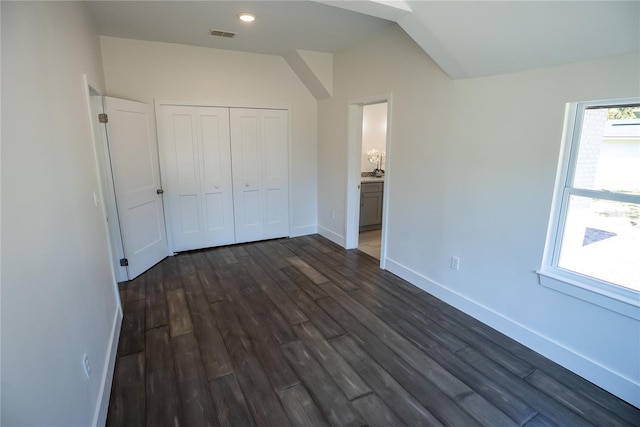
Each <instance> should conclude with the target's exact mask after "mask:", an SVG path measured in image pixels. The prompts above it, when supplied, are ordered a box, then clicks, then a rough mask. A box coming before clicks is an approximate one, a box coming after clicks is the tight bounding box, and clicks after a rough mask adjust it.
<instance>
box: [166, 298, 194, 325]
mask: <svg viewBox="0 0 640 427" xmlns="http://www.w3.org/2000/svg"><path fill="white" fill-rule="evenodd" d="M165 294H166V297H167V306H168V308H169V330H170V332H171V336H172V337H177V336H178V335H182V334H188V333H189V332H193V323H192V321H191V314H190V312H189V307H188V306H187V297H186V296H185V293H184V289H182V288H178V289H174V290H171V291H167V292H165Z"/></svg>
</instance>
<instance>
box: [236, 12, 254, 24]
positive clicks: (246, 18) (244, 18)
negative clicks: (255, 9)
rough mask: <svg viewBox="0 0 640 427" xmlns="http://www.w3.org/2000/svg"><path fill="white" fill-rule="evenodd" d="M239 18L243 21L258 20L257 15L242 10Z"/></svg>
mask: <svg viewBox="0 0 640 427" xmlns="http://www.w3.org/2000/svg"><path fill="white" fill-rule="evenodd" d="M238 18H240V20H241V21H242V22H253V21H255V20H256V15H254V14H253V13H249V12H242V13H241V14H240V15H238Z"/></svg>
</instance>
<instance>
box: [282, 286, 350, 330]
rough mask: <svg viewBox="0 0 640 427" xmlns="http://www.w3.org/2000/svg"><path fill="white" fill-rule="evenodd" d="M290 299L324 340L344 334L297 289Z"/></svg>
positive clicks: (338, 326)
mask: <svg viewBox="0 0 640 427" xmlns="http://www.w3.org/2000/svg"><path fill="white" fill-rule="evenodd" d="M290 295H291V298H292V299H293V301H294V302H295V303H296V304H297V305H298V307H300V309H301V310H302V311H303V312H304V314H305V315H306V316H307V317H308V318H309V320H310V321H311V322H312V323H313V324H314V326H315V327H316V328H318V330H319V331H320V332H321V333H322V335H324V337H325V338H332V337H336V336H338V335H342V334H344V329H342V328H341V327H340V325H338V324H337V323H336V322H335V321H334V320H333V319H332V318H331V317H330V316H329V315H327V313H325V312H324V310H322V309H321V308H320V307H319V306H318V304H316V303H315V302H314V301H313V300H312V299H311V298H309V296H308V295H307V294H306V293H305V292H303V291H302V290H300V289H298V290H297V291H294V292H292V293H291V294H290Z"/></svg>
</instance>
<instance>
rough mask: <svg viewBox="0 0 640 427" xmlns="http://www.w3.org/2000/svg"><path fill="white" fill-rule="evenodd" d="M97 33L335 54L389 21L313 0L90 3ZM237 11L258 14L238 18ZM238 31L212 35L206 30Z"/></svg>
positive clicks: (220, 46)
mask: <svg viewBox="0 0 640 427" xmlns="http://www.w3.org/2000/svg"><path fill="white" fill-rule="evenodd" d="M88 5H89V11H90V14H91V15H92V17H93V20H94V22H95V24H96V25H97V27H98V32H99V34H101V35H105V36H113V37H122V38H129V39H138V40H151V41H159V42H167V43H179V44H186V45H194V46H202V47H211V48H217V49H230V50H238V51H244V52H253V53H265V54H270V55H283V56H284V55H286V54H288V53H290V52H291V51H293V50H295V49H302V50H313V51H318V52H328V53H334V52H337V51H338V50H341V49H344V48H346V47H349V46H351V45H353V44H356V43H358V42H359V41H360V40H362V39H364V38H366V37H367V36H369V35H371V34H373V33H376V32H378V31H381V30H382V29H384V28H386V27H388V26H389V25H393V22H391V21H387V20H384V19H380V18H375V17H373V16H368V15H363V14H361V13H357V12H352V11H348V10H344V9H339V8H335V7H331V6H327V5H323V4H319V3H315V2H311V1H300V0H289V1H266V0H263V1H90V2H88ZM240 12H251V13H254V14H255V15H256V16H257V19H256V20H255V22H253V23H251V24H246V23H242V22H240V20H239V19H238V14H239V13H240ZM213 29H215V30H222V31H230V32H234V33H237V35H236V36H235V37H234V38H231V39H230V38H222V37H212V36H210V35H209V30H213Z"/></svg>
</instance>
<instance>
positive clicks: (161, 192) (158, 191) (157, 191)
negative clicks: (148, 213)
mask: <svg viewBox="0 0 640 427" xmlns="http://www.w3.org/2000/svg"><path fill="white" fill-rule="evenodd" d="M156 194H164V190H163V189H162V188H158V189H157V190H156Z"/></svg>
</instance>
